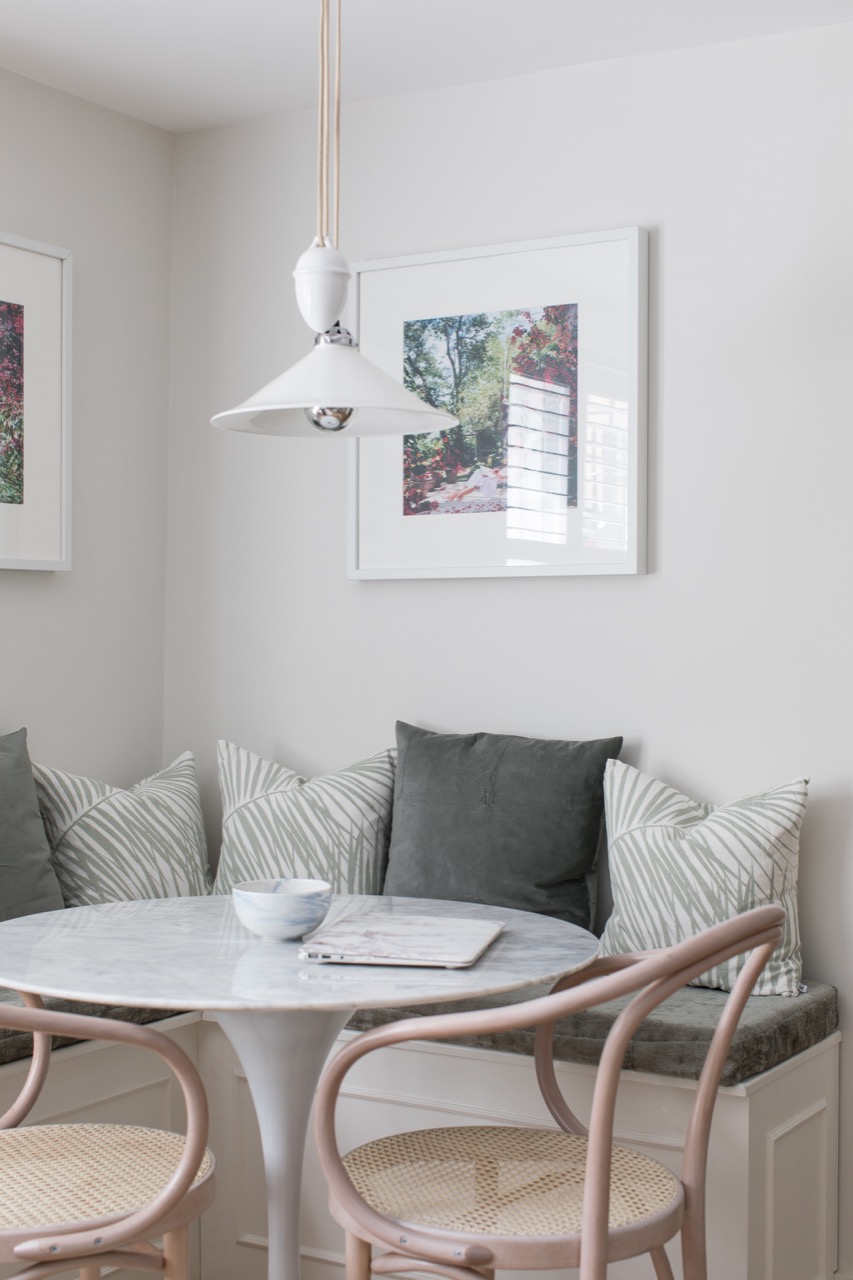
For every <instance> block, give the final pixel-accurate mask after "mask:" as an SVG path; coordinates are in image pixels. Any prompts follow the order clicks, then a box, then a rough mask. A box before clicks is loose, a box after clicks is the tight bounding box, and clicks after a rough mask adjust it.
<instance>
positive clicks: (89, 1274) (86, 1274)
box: [80, 1267, 101, 1280]
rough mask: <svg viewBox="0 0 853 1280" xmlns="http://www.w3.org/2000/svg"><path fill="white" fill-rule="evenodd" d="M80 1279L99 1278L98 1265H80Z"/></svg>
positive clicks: (92, 1279) (95, 1279)
mask: <svg viewBox="0 0 853 1280" xmlns="http://www.w3.org/2000/svg"><path fill="white" fill-rule="evenodd" d="M80 1280H101V1268H100V1267H81V1268H80Z"/></svg>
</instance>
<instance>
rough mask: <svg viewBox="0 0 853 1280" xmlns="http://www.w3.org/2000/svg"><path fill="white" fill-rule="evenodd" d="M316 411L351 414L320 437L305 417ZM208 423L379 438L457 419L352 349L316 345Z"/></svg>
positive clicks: (451, 423) (432, 428) (264, 431)
mask: <svg viewBox="0 0 853 1280" xmlns="http://www.w3.org/2000/svg"><path fill="white" fill-rule="evenodd" d="M317 406H321V407H324V408H325V407H330V408H337V407H346V408H351V409H352V410H353V414H352V417H351V418H350V420H349V422H348V424H347V425H346V427H344V428H343V429H342V430H340V431H339V432H331V431H330V432H324V431H322V430H321V429H319V428H317V427H315V426H314V425H313V423H311V422H309V421H308V419H307V417H306V416H305V410H306V409H313V408H315V407H317ZM211 422H212V423H213V425H214V426H215V427H228V428H230V429H231V430H232V431H254V432H257V433H258V434H260V435H271V436H318V435H327V434H328V435H335V434H337V435H348V436H382V435H406V434H419V433H421V432H424V431H442V430H446V429H447V428H448V427H455V426H457V424H458V419H456V418H454V417H452V416H451V415H450V414H449V413H445V412H444V411H443V410H441V409H434V408H433V407H432V405H428V404H425V403H424V401H423V400H419V399H418V397H417V396H415V395H413V394H412V393H411V391H407V390H406V388H405V387H403V386H401V385H400V383H399V382H396V381H395V379H394V378H392V377H390V376H389V375H388V374H387V373H383V372H382V370H381V369H379V368H377V366H376V365H375V364H372V363H371V361H370V360H366V359H365V357H364V356H363V355H362V354H361V352H360V351H359V350H358V348H357V347H349V346H345V345H342V344H338V343H329V342H320V343H318V344H317V345H316V346H315V347H314V348H313V349H312V351H311V352H310V354H309V355H307V356H305V358H304V359H303V360H300V361H298V363H297V364H295V365H293V366H292V367H291V368H290V369H288V370H286V372H284V373H282V374H280V375H279V376H278V377H277V378H274V379H273V381H272V382H269V383H267V385H266V386H265V387H262V388H261V390H260V391H256V392H255V394H254V395H253V396H249V399H248V400H244V402H243V403H242V404H241V405H238V406H237V408H236V409H226V410H225V411H224V412H223V413H217V414H216V416H215V417H214V418H211Z"/></svg>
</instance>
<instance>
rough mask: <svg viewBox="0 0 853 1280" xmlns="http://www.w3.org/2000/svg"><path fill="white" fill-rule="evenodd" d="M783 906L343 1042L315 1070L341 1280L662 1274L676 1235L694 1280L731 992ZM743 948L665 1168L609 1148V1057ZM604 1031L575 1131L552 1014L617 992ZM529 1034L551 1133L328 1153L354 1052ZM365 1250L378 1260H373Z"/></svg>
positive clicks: (459, 1134) (387, 1142) (419, 1137)
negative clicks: (392, 1275)
mask: <svg viewBox="0 0 853 1280" xmlns="http://www.w3.org/2000/svg"><path fill="white" fill-rule="evenodd" d="M784 919H785V916H784V912H783V911H782V909H781V908H779V907H758V908H756V909H754V910H752V911H747V912H745V913H744V914H742V915H740V916H737V917H735V918H734V919H732V920H728V921H726V922H725V923H723V924H720V925H716V926H715V927H714V928H712V929H709V930H707V931H706V932H705V933H702V934H699V935H698V936H697V937H695V938H691V939H689V940H688V941H686V942H682V943H679V944H678V945H676V946H674V947H670V948H668V949H665V950H661V951H654V952H648V953H645V954H643V955H631V956H614V957H609V958H607V959H601V960H598V961H596V962H594V964H593V965H592V966H589V967H587V968H586V969H584V970H582V971H580V972H579V973H576V974H573V975H571V976H568V977H566V978H563V979H561V980H560V981H559V982H558V983H557V984H556V986H555V987H554V988H553V990H552V992H551V993H550V994H549V995H547V996H543V997H541V998H539V999H535V1000H529V1001H526V1002H524V1003H521V1004H513V1005H509V1006H505V1007H503V1008H501V1009H489V1010H480V1011H477V1012H473V1013H452V1014H439V1015H435V1016H429V1017H422V1018H419V1017H416V1018H407V1019H405V1020H404V1021H400V1022H396V1023H390V1024H388V1025H386V1026H383V1027H377V1028H375V1029H373V1030H371V1031H366V1032H364V1033H363V1034H362V1035H359V1036H357V1037H355V1038H354V1039H353V1040H351V1041H350V1042H349V1043H348V1044H347V1045H346V1046H345V1047H344V1048H343V1049H342V1050H341V1051H340V1052H339V1054H338V1055H337V1056H336V1057H335V1058H334V1059H333V1060H332V1062H331V1063H330V1064H329V1065H328V1066H327V1068H326V1071H325V1073H324V1076H323V1079H322V1081H321V1084H320V1091H319V1094H318V1102H317V1111H316V1127H317V1141H318V1148H319V1152H320V1159H321V1162H322V1165H323V1169H324V1172H325V1174H326V1178H327V1181H328V1183H329V1193H330V1199H329V1203H330V1209H331V1213H332V1216H333V1217H334V1219H335V1221H336V1222H337V1223H338V1224H339V1225H340V1226H342V1227H343V1228H344V1231H345V1234H346V1268H347V1270H346V1277H347V1280H368V1278H369V1276H370V1275H371V1272H372V1273H373V1274H376V1275H384V1274H387V1273H389V1272H406V1271H418V1272H427V1273H432V1274H439V1275H444V1276H448V1277H450V1278H451V1280H482V1277H488V1278H491V1277H492V1276H493V1273H494V1271H495V1270H496V1269H498V1268H500V1269H507V1270H523V1271H527V1270H535V1269H544V1268H547V1269H555V1268H577V1267H579V1268H580V1280H604V1277H605V1276H606V1274H607V1267H608V1264H609V1263H611V1262H615V1261H618V1260H620V1259H623V1258H628V1257H633V1256H635V1255H638V1254H643V1253H648V1254H649V1255H650V1256H651V1260H652V1264H653V1266H654V1271H655V1275H656V1276H657V1277H658V1280H673V1273H672V1269H671V1267H670V1263H669V1259H668V1257H667V1254H666V1251H665V1249H664V1244H665V1243H666V1242H667V1241H668V1240H671V1239H672V1238H673V1237H674V1236H675V1235H676V1234H677V1233H678V1232H679V1231H680V1232H681V1249H682V1259H683V1267H684V1277H685V1280H707V1268H706V1261H705V1168H706V1162H707V1152H708V1138H709V1134H710V1127H711V1115H712V1112H713V1109H714V1101H715V1098H716V1094H717V1089H718V1086H719V1082H720V1076H721V1073H722V1070H723V1066H724V1065H725V1061H726V1057H727V1054H728V1050H729V1046H730V1043H731V1038H732V1035H733V1034H734V1031H735V1028H736V1027H737V1023H738V1020H739V1018H740V1015H741V1013H742V1011H743V1007H744V1004H745V1003H746V1000H747V997H748V996H749V994H750V992H751V991H752V988H753V986H754V985H755V982H756V980H757V978H758V976H759V974H760V973H761V970H762V969H763V968H764V965H765V964H766V963H767V961H768V960H769V958H770V956H771V954H772V952H773V950H774V948H775V947H776V945H777V944H778V942H779V941H780V939H781V937H782V924H783V922H784ZM747 952H748V953H750V954H749V955H748V957H747V959H746V960H745V962H744V965H743V968H742V970H741V973H740V975H739V977H738V978H737V981H736V983H735V985H734V988H733V990H732V992H731V994H730V995H729V997H728V999H727V1001H726V1004H725V1007H724V1010H723V1013H722V1015H721V1018H720V1021H719V1023H718V1025H717V1027H716V1029H715V1032H714V1036H713V1038H712V1040H711V1043H710V1045H709V1048H708V1053H707V1056H706V1059H705V1063H704V1066H703V1069H702V1072H701V1075H700V1077H699V1081H698V1085H697V1089H696V1093H695V1099H694V1103H693V1107H692V1112H691V1116H690V1120H689V1123H688V1127H687V1136H686V1141H685V1146H684V1155H683V1160H682V1163H681V1171H680V1175H679V1176H676V1175H675V1174H674V1173H672V1172H671V1171H670V1170H669V1169H668V1168H667V1167H666V1166H665V1165H663V1164H659V1163H658V1161H656V1160H653V1159H651V1158H650V1157H648V1156H646V1155H643V1154H641V1153H640V1152H637V1151H633V1150H631V1149H630V1148H629V1147H625V1146H621V1145H616V1144H614V1143H613V1116H614V1111H615V1105H616V1094H617V1087H618V1084H619V1078H620V1071H621V1067H622V1062H623V1060H624V1056H625V1050H626V1048H627V1046H628V1042H629V1040H630V1039H631V1036H632V1035H633V1034H634V1032H635V1031H636V1029H637V1028H638V1026H639V1025H640V1023H641V1022H642V1021H643V1019H644V1018H645V1017H646V1016H647V1015H648V1014H649V1013H650V1012H651V1011H652V1010H653V1009H654V1008H655V1007H656V1006H657V1005H658V1004H660V1003H661V1002H662V1001H663V1000H665V999H666V998H667V996H669V995H671V994H672V993H673V992H674V991H676V990H677V989H678V988H679V987H682V986H684V985H685V984H687V983H689V982H690V981H692V979H694V978H696V977H698V975H699V974H701V973H703V972H704V971H705V970H706V969H710V968H712V967H713V966H715V965H718V964H721V963H722V962H723V961H725V960H727V959H730V958H731V957H732V956H736V955H741V954H745V953H747ZM632 993H633V998H632V999H631V1000H629V1002H628V1003H627V1005H626V1006H625V1007H624V1009H623V1010H622V1011H621V1012H620V1013H619V1015H618V1016H617V1018H616V1019H615V1021H614V1023H613V1026H612V1027H611V1030H610V1032H609V1034H608V1037H607V1040H606V1042H605V1045H604V1049H603V1052H602V1055H601V1060H600V1063H599V1067H598V1071H597V1073H596V1080H595V1087H594V1093H593V1100H592V1107H591V1115H590V1121H589V1128H587V1127H585V1126H584V1125H583V1124H582V1123H581V1122H580V1120H578V1119H577V1117H576V1116H575V1115H574V1114H573V1113H572V1112H571V1110H570V1109H569V1107H568V1105H567V1104H566V1102H565V1100H564V1099H563V1097H562V1095H561V1093H560V1091H559V1087H558V1084H557V1078H556V1074H555V1071H554V1063H553V1057H552V1054H551V1044H552V1038H553V1031H554V1022H555V1020H556V1019H559V1018H563V1017H566V1016H567V1015H569V1014H573V1013H578V1012H580V1011H581V1010H583V1009H588V1008H590V1007H592V1006H594V1005H598V1004H601V1003H603V1002H604V1001H607V1000H613V999H616V998H617V997H624V996H628V995H631V994H632ZM533 1026H535V1027H536V1028H537V1031H536V1046H535V1063H536V1075H537V1080H538V1083H539V1087H540V1090H541V1093H542V1096H543V1098H544V1100H545V1103H546V1104H547V1107H548V1110H549V1111H550V1113H551V1115H552V1116H553V1119H554V1121H555V1122H556V1125H555V1126H554V1127H551V1128H544V1127H543V1128H531V1127H526V1126H482V1125H472V1126H462V1127H456V1128H441V1129H423V1130H418V1131H415V1132H412V1133H405V1134H395V1135H392V1136H391V1137H384V1138H379V1139H377V1140H376V1141H373V1142H368V1143H366V1144H365V1145H364V1146H361V1147H358V1148H357V1149H356V1150H354V1151H351V1152H350V1153H349V1154H348V1155H345V1156H342V1155H341V1154H340V1151H339V1150H338V1145H337V1141H336V1136H335V1107H336V1102H337V1098H338V1094H339V1091H340V1088H341V1084H342V1082H343V1080H344V1077H345V1076H346V1074H347V1072H348V1071H349V1070H350V1068H351V1067H352V1066H353V1065H354V1064H355V1063H356V1062H357V1061H358V1060H359V1059H360V1058H362V1057H363V1056H364V1055H365V1054H367V1053H370V1052H371V1051H373V1050H375V1049H380V1048H384V1047H386V1046H388V1045H393V1044H400V1043H402V1042H404V1041H407V1040H423V1039H430V1040H436V1039H438V1040H450V1039H452V1038H453V1037H454V1036H471V1035H478V1034H481V1033H487V1032H496V1031H509V1030H517V1029H521V1028H525V1027H533ZM372 1246H378V1247H379V1249H380V1250H381V1252H378V1253H377V1255H376V1256H375V1257H374V1256H373V1249H372Z"/></svg>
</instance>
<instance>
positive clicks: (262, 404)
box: [211, 0, 457, 436]
mask: <svg viewBox="0 0 853 1280" xmlns="http://www.w3.org/2000/svg"><path fill="white" fill-rule="evenodd" d="M335 4H336V42H335V93H334V121H335V128H334V189H335V226H334V235H333V236H330V234H329V114H330V113H329V48H330V43H331V37H330V24H329V0H320V102H319V129H318V147H317V151H318V155H317V235H316V236H315V238H314V241H313V243H312V244H311V246H310V248H308V249H306V251H305V252H304V253H303V254H302V255H301V257H300V259H299V261H298V262H297V264H296V269H295V271H294V272H293V275H294V279H295V281H296V300H297V303H298V304H299V310H300V311H301V313H302V317H303V319H304V320H305V322H306V324H307V325H308V326H309V328H311V329H313V330H314V332H315V334H316V337H315V339H314V348H313V350H312V351H311V352H310V354H309V355H307V356H305V357H304V359H302V360H300V361H298V363H297V364H295V365H293V366H292V367H291V368H290V369H287V370H286V371H285V372H284V373H282V374H280V375H279V376H278V377H277V378H274V379H273V381H272V382H270V383H267V385H266V386H265V387H262V388H261V390H260V391H256V392H255V394H254V395H253V396H249V399H248V400H245V401H244V402H243V403H242V404H240V405H238V406H237V408H236V409H226V410H225V411H224V412H223V413H217V414H216V416H215V417H214V418H212V419H211V422H212V423H213V425H214V426H215V427H227V428H229V429H231V430H233V431H253V432H257V433H260V434H262V435H277V436H316V435H317V434H324V433H327V434H332V433H337V432H343V433H345V434H346V435H350V436H377V435H403V434H408V433H417V432H422V431H440V430H442V429H446V428H447V427H454V426H456V425H457V419H456V418H454V417H452V416H451V415H450V414H449V413H445V412H444V411H443V410H442V409H436V408H434V407H433V406H432V405H429V404H426V403H425V402H424V401H423V400H420V399H419V398H418V397H417V396H416V395H413V394H412V392H411V391H407V390H406V389H405V387H403V386H402V385H401V384H400V383H399V382H398V381H396V380H395V379H394V378H392V377H390V376H389V375H388V374H387V373H384V372H383V371H382V370H381V369H379V368H377V366H376V365H375V364H372V363H371V361H369V360H366V359H365V358H364V356H363V355H362V354H361V353H360V352H359V350H358V343H357V342H356V340H355V339H354V338H353V336H352V334H351V333H349V332H348V330H346V329H344V328H342V326H341V324H340V316H341V312H342V311H343V308H344V303H345V302H346V296H347V285H348V283H349V278H350V274H351V273H350V269H349V265H348V263H347V260H346V258H345V257H344V256H343V254H342V253H341V252H340V251H339V250H338V248H337V243H338V227H339V222H340V215H339V210H340V196H339V182H338V179H339V174H340V110H341V99H340V66H341V0H335Z"/></svg>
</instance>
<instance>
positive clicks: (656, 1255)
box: [649, 1246, 674, 1280]
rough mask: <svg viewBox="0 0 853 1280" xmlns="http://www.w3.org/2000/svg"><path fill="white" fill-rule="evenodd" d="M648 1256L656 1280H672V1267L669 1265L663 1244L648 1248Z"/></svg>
mask: <svg viewBox="0 0 853 1280" xmlns="http://www.w3.org/2000/svg"><path fill="white" fill-rule="evenodd" d="M649 1257H650V1258H651V1260H652V1265H653V1267H654V1269H655V1276H656V1277H657V1280H674V1276H673V1274H672V1267H671V1266H670V1265H669V1258H668V1257H667V1253H666V1250H665V1249H664V1248H663V1246H660V1247H659V1248H657V1249H650V1250H649Z"/></svg>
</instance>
